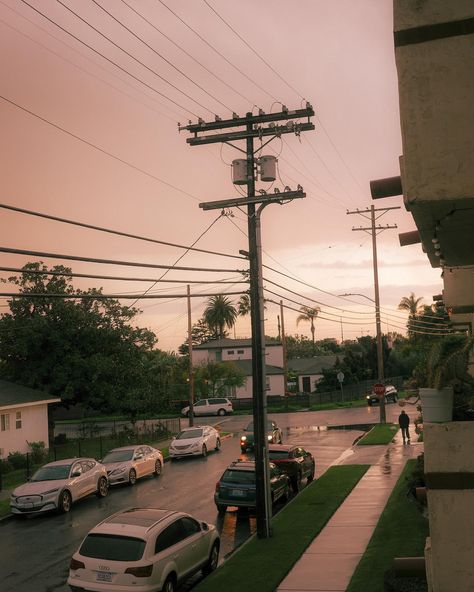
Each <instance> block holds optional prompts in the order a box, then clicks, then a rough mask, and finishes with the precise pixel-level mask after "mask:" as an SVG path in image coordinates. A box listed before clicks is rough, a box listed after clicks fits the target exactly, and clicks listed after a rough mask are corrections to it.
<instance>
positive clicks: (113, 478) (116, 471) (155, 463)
mask: <svg viewBox="0 0 474 592" xmlns="http://www.w3.org/2000/svg"><path fill="white" fill-rule="evenodd" d="M102 464H103V465H105V467H106V469H107V475H108V478H109V483H110V485H115V484H117V483H128V484H129V485H135V483H136V481H137V479H139V478H140V477H144V476H145V475H156V476H158V475H161V471H162V469H163V455H162V454H161V451H160V450H157V449H156V448H153V447H152V446H148V445H145V444H142V445H137V446H123V447H122V448H114V449H113V450H110V451H109V452H108V453H107V454H106V455H105V456H104V458H103V459H102Z"/></svg>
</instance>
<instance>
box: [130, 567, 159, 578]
mask: <svg viewBox="0 0 474 592" xmlns="http://www.w3.org/2000/svg"><path fill="white" fill-rule="evenodd" d="M152 572H153V565H142V566H141V567H127V569H126V570H125V573H126V574H130V575H132V576H135V577H137V578H149V577H150V576H151V574H152Z"/></svg>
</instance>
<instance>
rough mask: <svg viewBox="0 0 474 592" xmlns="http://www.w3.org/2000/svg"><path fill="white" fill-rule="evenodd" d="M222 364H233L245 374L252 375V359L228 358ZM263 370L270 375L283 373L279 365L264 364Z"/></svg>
mask: <svg viewBox="0 0 474 592" xmlns="http://www.w3.org/2000/svg"><path fill="white" fill-rule="evenodd" d="M223 364H234V365H235V366H237V368H240V369H241V370H243V372H245V375H246V376H252V360H229V361H226V362H223ZM265 372H266V373H267V374H268V375H269V376H270V375H271V374H283V368H280V367H279V366H270V364H265Z"/></svg>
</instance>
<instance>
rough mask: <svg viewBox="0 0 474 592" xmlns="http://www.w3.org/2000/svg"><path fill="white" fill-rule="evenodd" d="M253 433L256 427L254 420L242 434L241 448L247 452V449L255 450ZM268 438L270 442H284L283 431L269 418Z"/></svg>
mask: <svg viewBox="0 0 474 592" xmlns="http://www.w3.org/2000/svg"><path fill="white" fill-rule="evenodd" d="M253 433H254V427H253V421H251V422H250V423H249V424H248V426H247V427H246V428H245V430H244V431H243V434H242V435H241V436H240V450H241V451H242V452H247V450H253V446H254V434H253ZM267 440H268V442H269V443H270V444H281V443H282V442H283V436H282V432H281V430H280V428H279V427H278V426H277V424H276V423H275V422H274V421H273V420H272V419H268V420H267Z"/></svg>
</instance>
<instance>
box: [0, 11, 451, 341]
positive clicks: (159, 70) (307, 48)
mask: <svg viewBox="0 0 474 592" xmlns="http://www.w3.org/2000/svg"><path fill="white" fill-rule="evenodd" d="M101 7H102V8H103V9H105V11H104V10H103V9H101ZM67 8H69V9H70V10H68V9H67ZM35 9H36V10H35ZM71 11H73V12H75V13H76V14H73V12H71ZM106 11H107V12H108V13H110V14H107V12H106ZM40 13H42V14H43V15H44V16H43V15H42V14H40ZM173 13H174V14H173ZM76 15H77V16H76ZM111 15H112V16H111ZM112 17H114V18H112ZM220 17H221V18H220ZM81 19H82V20H81ZM120 23H122V24H123V25H125V26H126V27H127V28H128V29H129V30H126V29H125V28H124V26H123V25H122V24H120ZM226 23H227V24H226ZM90 25H92V27H94V28H91V26H90ZM94 29H95V30H94ZM67 31H68V32H69V33H70V34H68V33H67ZM101 33H102V35H101ZM103 35H104V36H106V37H108V38H109V40H110V41H109V40H107V39H106V38H105V37H104V36H103ZM239 36H240V38H239ZM244 41H245V42H246V43H245V42H244ZM112 42H113V43H112ZM143 42H145V43H146V45H145V43H143ZM88 46H89V47H88ZM92 48H93V49H95V50H96V51H95V52H94V51H93V49H92ZM124 50H125V51H126V52H127V53H125V51H124ZM100 54H102V55H100ZM102 56H105V57H106V58H108V60H110V61H108V60H107V59H104V57H102ZM160 56H162V57H160ZM134 58H135V59H134ZM0 59H1V74H2V76H1V79H0V86H1V92H0V96H1V98H0V125H1V131H2V133H1V135H0V147H1V159H0V162H1V188H2V190H1V194H2V195H1V199H0V202H1V203H2V204H7V205H12V206H16V207H19V208H25V209H29V210H34V211H37V212H41V213H44V214H49V215H52V216H57V217H61V218H68V219H71V220H76V221H79V222H83V223H86V224H91V225H96V226H101V227H107V228H110V229H114V230H118V231H121V232H126V233H130V234H135V235H140V236H143V237H149V238H154V239H158V240H160V241H165V242H170V243H175V244H179V245H191V244H192V243H194V241H196V239H198V237H200V235H201V234H203V233H205V234H204V235H203V236H202V238H200V240H199V241H198V242H197V244H196V247H199V248H202V249H206V250H211V251H215V252H219V253H226V254H233V255H237V254H238V252H239V249H247V248H248V243H247V237H246V232H247V223H246V219H245V212H244V211H240V210H237V209H236V210H234V212H233V213H234V217H233V218H231V217H226V216H223V217H220V218H219V219H218V220H217V221H215V220H216V218H217V217H218V216H219V211H211V212H204V211H202V210H201V209H200V208H199V207H198V204H199V203H200V202H202V201H213V200H220V199H225V198H231V197H234V196H238V195H239V193H238V189H237V188H236V187H235V186H234V185H233V184H232V180H231V168H230V163H231V161H232V160H233V159H235V158H241V157H242V154H241V153H240V152H238V151H237V150H234V149H232V148H231V147H230V146H228V145H221V144H213V145H209V146H203V147H190V146H189V145H188V144H187V143H186V139H187V138H188V137H189V134H188V133H187V132H185V131H184V132H183V131H182V132H181V133H178V122H180V123H181V124H182V125H183V124H186V123H187V122H188V121H189V120H190V121H192V122H193V123H194V122H196V121H197V118H198V117H202V119H203V120H205V121H212V120H214V116H215V115H219V116H221V117H222V118H224V119H226V118H230V117H231V116H232V112H235V113H237V114H239V115H245V113H246V112H248V111H252V110H254V112H256V109H257V108H261V109H263V110H264V111H265V112H270V111H279V110H281V106H282V104H284V105H286V106H287V107H288V108H289V109H297V108H300V107H301V106H304V103H305V101H306V100H307V101H309V102H310V103H311V104H312V105H313V107H314V109H315V112H316V116H315V117H314V118H313V122H314V124H315V126H316V129H315V131H312V132H304V133H302V134H301V137H297V136H295V135H293V134H287V135H285V136H284V137H283V139H282V140H281V139H275V140H274V141H273V142H272V143H271V144H269V146H268V147H266V148H265V149H264V152H263V153H264V154H274V155H277V156H278V160H279V179H277V181H276V182H275V183H274V185H273V186H272V187H271V191H273V188H274V187H278V188H280V189H283V188H284V187H285V186H290V187H291V189H296V186H297V185H298V184H300V185H302V186H303V189H304V190H305V192H306V193H307V197H306V199H304V200H297V201H294V202H293V203H289V204H286V205H284V206H278V205H272V206H270V207H268V208H266V209H265V211H264V213H263V215H262V241H263V250H264V255H263V262H264V264H265V265H267V266H269V267H271V268H273V269H274V270H277V271H280V272H283V273H284V274H286V277H284V276H282V275H279V274H277V273H276V272H275V271H271V270H265V272H264V276H265V277H266V278H267V279H268V280H272V281H274V282H277V283H278V284H280V285H281V286H283V288H276V287H275V286H272V285H270V284H269V283H266V284H265V285H266V287H267V288H269V289H270V290H273V291H275V292H277V293H279V294H280V295H281V297H282V299H283V300H284V302H285V303H286V304H288V305H289V306H291V307H293V308H299V307H300V305H302V304H305V305H308V306H316V305H318V306H320V307H321V313H320V316H321V318H320V319H318V320H317V323H316V338H317V339H321V338H324V337H335V338H337V339H341V336H342V333H343V336H344V338H345V339H354V338H355V337H357V336H360V335H362V334H364V335H367V334H371V335H374V334H375V323H374V314H373V305H372V304H371V303H370V301H369V300H368V299H367V298H369V299H370V298H373V297H374V286H373V269H372V246H371V239H370V236H369V235H368V234H366V233H364V232H360V231H358V232H353V231H352V228H353V227H359V226H361V225H362V226H367V225H368V220H367V219H365V218H363V217H361V216H359V215H347V214H346V211H347V210H348V209H349V210H355V209H357V208H359V209H365V208H367V207H370V205H371V203H372V200H371V197H370V190H369V181H370V180H371V179H378V178H381V177H389V176H393V175H396V174H399V165H398V159H399V156H400V154H401V152H402V147H401V137H400V125H399V114H398V92H397V76H396V68H395V60H394V49H393V33H392V0H358V1H357V2H354V1H353V0H332V1H328V0H297V1H296V2H293V3H289V2H283V1H282V0H240V2H225V1H224V0H163V1H161V0H75V1H74V0H0ZM112 62H114V63H115V65H114V63H112ZM139 62H141V63H139ZM118 66H120V68H119V67H118ZM158 75H159V76H158ZM166 97H167V98H166ZM170 99H171V100H170ZM241 147H242V148H245V144H242V145H241ZM258 188H263V189H267V190H268V189H270V184H269V183H264V184H259V185H258ZM375 205H376V207H391V206H401V209H400V210H392V211H390V212H388V213H387V214H385V215H384V216H383V217H382V218H381V220H380V223H381V224H384V225H385V224H390V225H393V224H396V225H397V226H398V228H397V229H395V230H387V231H384V232H382V233H381V234H380V235H379V237H378V255H379V280H380V296H381V306H382V311H383V312H382V321H383V330H384V331H387V330H390V331H394V330H395V331H399V332H404V325H405V317H404V315H403V314H402V313H401V312H400V311H397V304H398V303H399V302H400V299H401V298H402V297H403V296H408V295H409V294H410V292H415V294H416V296H417V297H419V296H422V297H423V298H424V303H426V304H429V303H431V300H432V295H433V294H437V293H439V292H440V290H441V287H442V284H441V278H440V272H439V270H436V269H431V267H430V265H429V263H428V259H427V257H426V256H425V255H424V254H423V253H422V251H421V247H420V245H414V246H409V247H403V248H401V247H400V246H399V241H398V234H399V233H400V232H406V231H409V230H413V229H414V228H415V226H414V222H413V220H412V217H411V215H410V214H409V213H408V212H406V211H405V208H404V206H403V200H402V198H401V197H395V198H388V199H384V200H377V201H376V202H375ZM214 221H215V223H214V224H213V225H212V226H211V224H212V223H213V222H214ZM209 226H211V228H209ZM0 232H1V236H2V239H1V241H0V247H8V248H16V249H25V250H34V251H42V252H50V253H60V254H67V255H73V256H79V257H90V258H98V259H113V260H121V261H128V262H141V263H154V264H160V265H166V266H172V265H173V264H174V263H175V262H176V260H177V259H178V258H179V257H180V256H181V255H183V253H184V250H183V249H177V248H174V247H173V248H172V247H168V246H163V245H159V244H153V243H151V242H144V241H139V240H135V239H132V238H125V237H119V236H114V235H112V234H105V233H101V232H98V231H95V230H88V229H84V228H79V227H75V226H71V225H66V224H62V223H59V222H53V221H48V220H44V219H41V218H37V217H33V216H29V215H25V214H20V213H17V212H13V211H9V210H7V209H1V210H0ZM34 260H38V258H35V257H32V256H24V255H10V254H4V253H2V255H1V259H0V261H1V262H2V263H1V266H2V267H4V266H9V267H21V266H22V265H24V264H25V263H26V262H28V261H34ZM42 260H43V261H44V262H45V263H46V264H47V265H48V266H53V265H57V264H60V263H63V264H65V265H68V266H70V267H72V269H73V271H74V272H77V273H85V274H88V273H90V274H98V275H111V276H128V277H135V278H156V279H158V278H159V277H160V276H161V275H162V274H163V273H164V270H160V269H147V268H140V267H127V266H113V265H103V264H97V263H87V262H67V261H61V260H56V259H47V258H44V257H43V258H42ZM178 265H184V266H188V267H203V268H218V269H228V270H229V271H228V272H220V273H210V272H192V271H177V270H172V271H170V272H169V273H167V275H166V279H175V280H178V279H179V280H187V281H193V282H199V281H203V280H215V279H221V280H227V281H234V280H235V281H237V280H238V279H239V277H240V276H239V273H238V271H236V270H240V269H243V268H244V267H245V265H246V262H245V261H243V260H237V259H233V258H228V257H222V256H217V255H210V254H204V253H199V252H189V253H187V254H185V256H184V257H183V258H182V259H181V261H180V262H179V263H178ZM9 275H11V273H6V272H0V277H3V278H6V277H8V276H9ZM296 280H300V281H299V282H298V281H296ZM301 282H303V283H301ZM74 285H75V286H76V287H79V288H82V289H86V288H88V287H93V286H95V287H102V288H103V291H104V293H107V294H118V293H120V294H125V293H133V294H137V297H138V296H139V295H140V293H143V292H144V291H145V290H146V289H147V288H150V287H151V286H152V282H150V281H148V282H125V281H119V280H95V279H79V278H78V279H75V280H74ZM284 288H288V289H289V290H292V291H293V292H288V291H285V289H284ZM241 289H245V286H243V285H242V284H235V285H233V284H221V286H220V287H219V285H217V284H193V285H192V286H191V291H192V292H193V293H208V292H212V293H216V292H222V293H225V292H235V291H239V290H241ZM1 291H6V292H15V291H16V287H15V286H12V285H8V284H3V285H2V290H1ZM152 293H156V294H164V295H166V294H169V295H178V294H182V295H185V293H186V285H185V284H183V283H181V284H173V283H161V284H157V285H156V286H154V287H153V288H152ZM343 293H359V294H363V295H364V296H366V297H367V298H363V297H360V296H353V297H350V298H346V299H342V298H340V297H338V296H337V295H340V294H343ZM267 295H268V294H267ZM269 297H272V298H275V299H277V300H279V299H280V298H276V297H274V296H269ZM230 298H231V299H232V300H234V302H236V301H237V299H238V296H231V297H230ZM292 301H293V302H292ZM122 302H123V303H124V304H131V303H132V302H133V301H130V300H123V301H122ZM1 304H2V305H5V304H6V301H5V300H2V302H1ZM136 306H138V307H139V308H140V309H142V311H143V312H142V314H141V315H140V316H139V317H137V319H136V323H137V324H139V325H141V326H146V327H148V328H150V329H152V330H153V331H154V332H155V333H156V334H157V336H158V339H159V342H158V347H159V348H161V349H164V350H174V349H176V348H177V347H178V346H179V344H180V343H182V342H183V341H184V340H185V338H186V330H187V318H186V300H185V298H181V299H174V298H171V297H170V298H167V299H160V300H141V301H139V302H138V303H137V305H136ZM204 306H205V299H203V298H195V299H193V303H192V308H193V313H192V314H193V321H194V322H195V321H197V319H198V318H199V317H200V316H201V314H202V311H203V308H204ZM0 310H2V311H4V310H6V309H4V308H2V309H0ZM278 314H279V310H278V309H277V307H276V306H274V305H272V304H268V305H267V309H266V333H267V334H268V335H276V334H277V325H278V323H277V315H278ZM296 316H297V313H296V312H293V311H291V310H286V311H285V328H286V332H287V333H288V334H295V333H298V334H304V335H307V336H310V331H309V325H307V324H300V325H298V326H297V325H296V322H295V319H296ZM235 335H236V336H237V337H248V336H250V323H249V319H248V318H241V319H239V320H238V323H237V326H236V328H235Z"/></svg>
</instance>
